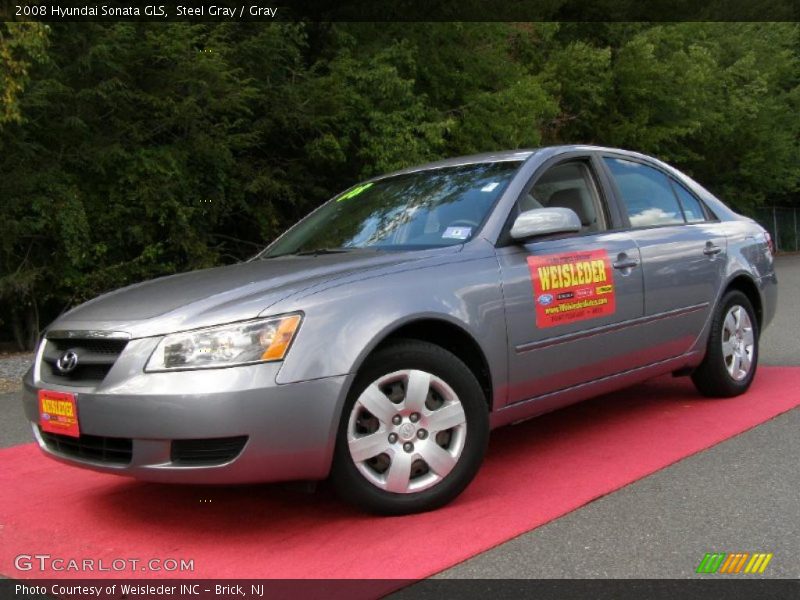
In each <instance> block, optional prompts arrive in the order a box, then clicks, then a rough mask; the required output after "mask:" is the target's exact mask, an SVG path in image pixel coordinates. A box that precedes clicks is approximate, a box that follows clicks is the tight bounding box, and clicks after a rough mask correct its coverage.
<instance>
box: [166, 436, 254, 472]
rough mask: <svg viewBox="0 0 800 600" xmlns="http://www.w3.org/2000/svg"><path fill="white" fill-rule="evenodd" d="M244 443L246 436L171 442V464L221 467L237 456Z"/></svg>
mask: <svg viewBox="0 0 800 600" xmlns="http://www.w3.org/2000/svg"><path fill="white" fill-rule="evenodd" d="M246 442H247V436H246V435H241V436H238V437H229V438H209V439H202V440H173V442H172V451H171V457H172V462H173V463H176V464H178V465H187V466H211V465H221V464H223V463H226V462H230V461H232V460H233V459H234V458H236V457H237V456H239V453H240V452H241V451H242V448H244V445H245V443H246Z"/></svg>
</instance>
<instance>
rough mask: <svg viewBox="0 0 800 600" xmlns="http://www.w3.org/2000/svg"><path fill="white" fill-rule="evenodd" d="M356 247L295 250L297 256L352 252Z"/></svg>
mask: <svg viewBox="0 0 800 600" xmlns="http://www.w3.org/2000/svg"><path fill="white" fill-rule="evenodd" d="M353 250H355V248H317V249H316V250H301V251H300V252H293V253H292V254H295V255H296V256H317V255H318V254H343V253H345V252H352V251H353Z"/></svg>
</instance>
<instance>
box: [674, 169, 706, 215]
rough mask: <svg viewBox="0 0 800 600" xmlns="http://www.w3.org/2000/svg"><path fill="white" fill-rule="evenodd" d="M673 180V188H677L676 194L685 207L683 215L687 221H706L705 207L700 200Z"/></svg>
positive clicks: (682, 206)
mask: <svg viewBox="0 0 800 600" xmlns="http://www.w3.org/2000/svg"><path fill="white" fill-rule="evenodd" d="M671 181H672V188H673V189H674V190H675V194H676V195H677V196H678V200H680V202H681V208H683V215H684V216H685V217H686V222H687V223H702V222H703V221H705V220H706V215H705V213H704V212H703V207H702V206H701V205H700V200H698V199H697V198H696V197H695V195H694V194H692V193H691V192H690V191H689V190H687V189H686V188H685V187H683V186H682V185H681V184H680V183H678V182H677V181H675V180H674V179H672V180H671Z"/></svg>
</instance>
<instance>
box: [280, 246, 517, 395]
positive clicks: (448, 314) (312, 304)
mask: <svg viewBox="0 0 800 600" xmlns="http://www.w3.org/2000/svg"><path fill="white" fill-rule="evenodd" d="M280 310H281V311H284V310H302V311H303V312H304V313H305V319H304V320H303V324H302V325H301V327H300V330H299V331H298V333H297V338H296V339H295V341H294V343H293V345H292V348H291V350H290V351H289V353H288V355H287V357H286V359H285V361H284V364H283V366H282V368H281V370H280V372H279V373H278V378H277V381H278V383H281V384H283V383H292V382H296V381H305V380H308V379H315V378H318V377H328V376H332V375H346V374H353V373H355V372H357V371H358V369H359V367H360V366H361V364H362V363H363V361H364V360H366V358H367V356H369V354H370V352H371V351H372V350H374V348H375V347H376V346H377V345H378V344H379V343H380V342H381V341H382V340H383V339H385V338H386V336H387V335H388V334H389V333H391V332H392V331H394V330H396V329H397V328H398V327H401V326H403V325H405V324H407V323H411V322H413V321H417V320H420V319H439V320H442V321H446V322H448V323H451V324H453V325H455V326H457V327H460V328H462V329H463V330H464V331H466V332H467V333H468V334H469V335H471V336H472V337H473V339H475V340H476V342H477V343H478V345H479V346H480V347H481V349H482V351H483V353H484V356H485V357H486V360H487V363H488V366H489V370H490V373H491V376H492V381H495V382H503V381H506V378H507V355H506V348H507V335H506V324H505V314H504V306H503V297H502V292H501V287H500V274H499V269H498V265H497V261H496V260H495V258H494V256H486V255H484V256H481V257H472V258H470V257H467V256H464V255H460V256H459V257H458V259H457V260H456V259H454V260H453V261H452V262H448V263H445V264H438V265H433V266H428V267H424V268H419V269H414V270H410V271H404V272H399V273H391V274H386V275H381V276H378V277H373V278H365V279H362V280H359V281H355V282H348V283H344V284H341V285H334V286H331V287H328V288H327V289H325V290H322V291H320V292H318V293H315V294H312V295H310V296H307V297H305V298H302V299H298V300H296V301H295V302H294V303H293V304H292V305H291V308H289V304H288V303H287V304H284V303H281V306H280Z"/></svg>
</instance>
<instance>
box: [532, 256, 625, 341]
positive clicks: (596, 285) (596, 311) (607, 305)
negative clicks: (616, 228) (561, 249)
mask: <svg viewBox="0 0 800 600" xmlns="http://www.w3.org/2000/svg"><path fill="white" fill-rule="evenodd" d="M528 268H529V269H530V272H531V282H532V283H533V299H534V304H535V306H536V325H537V326H538V327H554V326H556V325H565V324H567V323H572V322H574V321H583V320H586V319H597V318H600V317H605V316H607V315H612V314H614V311H615V310H616V306H615V292H614V274H613V272H612V270H611V260H610V259H609V258H608V253H607V252H606V251H605V250H591V251H587V252H565V253H561V254H546V255H543V256H529V257H528Z"/></svg>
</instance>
